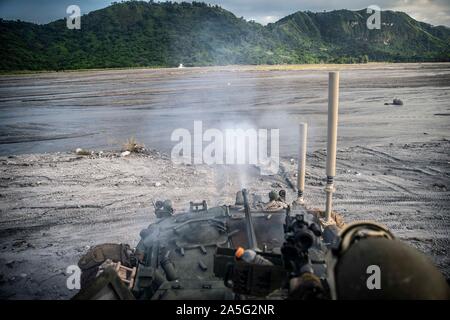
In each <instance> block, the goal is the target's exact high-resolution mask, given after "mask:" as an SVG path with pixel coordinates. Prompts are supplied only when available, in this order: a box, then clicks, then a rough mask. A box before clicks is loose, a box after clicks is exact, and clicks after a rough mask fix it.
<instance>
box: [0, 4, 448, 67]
mask: <svg viewBox="0 0 450 320" xmlns="http://www.w3.org/2000/svg"><path fill="white" fill-rule="evenodd" d="M369 16H370V15H369V14H367V13H366V11H365V10H361V11H349V10H337V11H331V12H321V13H313V12H297V13H294V14H292V15H290V16H287V17H285V18H283V19H281V20H279V21H278V22H276V23H272V24H269V25H267V26H262V25H260V24H258V23H255V22H252V21H246V20H245V19H243V18H238V17H236V16H235V15H234V14H233V13H231V12H229V11H227V10H225V9H222V8H220V7H218V6H212V5H207V4H204V3H196V2H194V3H192V4H191V3H172V2H162V3H153V2H143V1H128V2H122V3H114V4H112V5H111V6H109V7H107V8H104V9H101V10H97V11H93V12H91V13H89V14H87V15H84V16H82V18H81V30H69V29H67V27H66V21H65V20H64V19H61V20H57V21H55V22H51V23H49V24H45V25H37V24H32V23H27V22H21V21H5V20H1V21H0V43H1V50H0V70H4V71H11V70H64V69H80V68H108V67H139V66H143V67H144V66H145V67H151V66H160V67H171V66H178V64H180V63H183V64H184V65H186V66H205V65H227V64H284V63H288V64H291V63H319V62H325V63H327V62H337V63H353V62H367V61H395V62H406V61H411V62H412V61H450V29H449V28H447V27H433V26H431V25H428V24H425V23H422V22H418V21H416V20H414V19H412V18H411V17H409V16H408V15H406V14H405V13H401V12H392V11H383V12H382V14H381V19H382V26H381V29H380V30H369V29H368V28H367V26H366V20H367V18H368V17H369Z"/></svg>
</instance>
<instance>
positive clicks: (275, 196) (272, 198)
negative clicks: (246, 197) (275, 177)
mask: <svg viewBox="0 0 450 320" xmlns="http://www.w3.org/2000/svg"><path fill="white" fill-rule="evenodd" d="M278 199H280V196H279V195H278V192H276V191H275V190H272V191H270V192H269V200H270V201H275V200H278Z"/></svg>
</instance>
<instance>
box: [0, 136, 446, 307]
mask: <svg viewBox="0 0 450 320" xmlns="http://www.w3.org/2000/svg"><path fill="white" fill-rule="evenodd" d="M449 148H450V141H448V140H442V141H436V142H433V143H418V144H408V145H395V144H393V145H389V146H379V147H371V148H369V147H366V146H355V147H351V148H346V149H341V150H340V151H339V153H338V176H337V180H336V183H337V192H336V194H335V208H336V210H337V211H338V212H340V213H342V214H343V216H344V218H345V220H346V221H353V220H361V219H373V220H375V221H378V222H381V223H383V224H385V225H387V226H388V227H389V228H391V230H392V231H393V232H394V233H395V235H396V236H397V237H399V238H401V239H404V240H405V241H407V242H408V243H409V244H411V245H413V246H414V247H416V248H418V249H419V250H421V251H423V252H424V253H426V254H427V255H428V256H429V257H430V258H431V259H432V260H433V261H434V262H435V264H436V265H437V266H438V267H439V268H440V269H441V270H442V271H443V272H444V274H445V275H446V277H447V278H448V277H449V276H450V266H449V262H450V258H449V253H448V250H449V241H450V240H449V230H450V217H449V215H448V212H449V209H450V201H449V200H450V192H449V191H448V188H449V172H450V170H449V168H450V164H449V161H448V150H449ZM324 163H325V151H324V150H317V151H316V152H313V153H309V154H308V170H307V186H308V189H307V192H306V199H307V204H308V206H309V207H319V208H321V207H323V205H324V193H323V188H324V179H323V176H324ZM283 164H284V166H285V168H286V171H287V172H288V173H289V175H290V177H291V179H293V180H294V181H295V177H294V174H295V168H296V163H295V162H294V163H293V164H292V163H291V161H290V159H284V160H283ZM0 170H1V171H2V178H1V183H0V188H1V200H2V201H1V206H0V214H1V217H2V219H1V221H0V234H1V237H0V273H1V284H0V294H1V298H10V299H23V298H25V299H66V298H70V297H71V296H72V295H73V294H74V292H73V291H69V290H68V289H66V278H67V275H66V274H65V270H66V268H67V266H69V265H71V264H76V263H77V260H78V258H79V257H80V256H81V255H82V254H83V253H84V252H86V250H87V249H88V248H89V247H90V246H92V245H94V244H98V243H103V242H125V243H129V244H131V245H136V243H137V241H138V240H139V236H138V235H139V231H140V230H141V229H142V228H144V227H145V226H146V225H148V224H149V223H150V222H151V221H153V220H154V215H153V210H152V205H151V201H152V200H153V201H155V200H158V199H166V198H168V199H172V200H173V201H174V202H175V206H176V208H177V209H178V211H181V210H183V209H185V208H186V207H187V206H188V203H189V201H190V200H203V199H205V200H207V202H208V203H209V205H220V204H224V203H232V201H233V197H234V194H235V192H236V190H238V189H239V188H240V187H241V186H242V180H243V179H244V180H245V181H247V182H246V187H247V188H248V189H250V190H251V191H252V192H255V193H257V194H260V195H262V196H264V197H266V198H267V191H268V190H270V189H272V188H273V187H279V186H286V184H285V181H284V179H283V178H281V177H280V176H278V175H276V176H259V172H258V170H257V169H256V168H254V169H251V168H248V170H246V171H245V172H246V173H245V177H243V176H242V175H243V170H235V168H233V167H210V166H196V167H194V166H184V165H182V166H176V165H173V164H172V162H171V161H170V159H169V158H168V157H167V156H165V155H161V154H159V153H157V152H151V153H150V154H148V155H134V154H133V155H131V156H129V157H126V158H123V157H120V156H119V155H118V154H114V153H108V154H105V155H103V156H87V157H83V156H76V155H74V154H70V153H59V154H46V155H28V156H27V155H25V156H17V157H1V158H0ZM288 195H289V199H291V200H292V199H294V193H293V192H292V191H289V193H288Z"/></svg>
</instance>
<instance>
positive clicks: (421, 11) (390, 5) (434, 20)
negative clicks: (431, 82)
mask: <svg viewBox="0 0 450 320" xmlns="http://www.w3.org/2000/svg"><path fill="white" fill-rule="evenodd" d="M111 2H112V0H0V17H1V18H3V19H8V20H16V19H20V20H24V21H31V22H37V23H47V22H50V21H53V20H56V19H59V18H63V17H65V16H66V8H67V7H68V6H69V5H72V4H76V5H78V6H80V8H81V13H82V14H85V13H88V12H90V11H92V10H96V9H100V8H103V7H106V6H108V5H109V4H110V3H111ZM188 2H190V1H188ZM204 2H206V3H213V4H218V5H220V6H221V7H223V8H225V9H227V10H230V11H232V12H233V13H234V14H236V15H237V16H238V17H240V16H243V17H244V18H246V19H247V20H255V21H257V22H260V23H262V24H267V23H269V22H275V21H277V20H278V19H280V18H282V17H284V16H286V15H288V14H291V13H294V12H296V11H299V10H302V11H304V10H311V11H323V10H327V11H328V10H333V9H352V10H356V9H362V8H367V7H368V6H369V5H378V6H379V7H380V8H381V9H382V10H387V9H390V10H397V11H403V12H406V13H408V14H409V15H411V16H412V17H413V18H415V19H417V20H420V21H423V22H428V23H431V24H433V25H446V26H449V27H450V0H369V1H366V0H205V1H204Z"/></svg>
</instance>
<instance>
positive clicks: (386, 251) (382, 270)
mask: <svg viewBox="0 0 450 320" xmlns="http://www.w3.org/2000/svg"><path fill="white" fill-rule="evenodd" d="M328 265H329V270H328V272H329V282H330V289H331V294H332V297H333V298H335V299H339V300H346V299H350V300H357V299H389V300H392V299H401V300H405V299H415V300H416V299H420V300H423V299H449V298H450V291H449V287H448V284H447V282H446V280H445V278H444V276H443V275H442V274H441V273H440V272H439V271H438V270H437V269H436V267H435V266H434V265H433V264H432V263H431V262H430V261H429V260H428V258H427V257H426V256H425V255H423V254H422V253H420V252H419V251H417V250H415V249H413V248H411V247H410V246H408V245H406V244H404V243H403V242H401V241H399V240H396V239H394V237H393V235H392V234H391V233H390V232H389V231H388V230H387V229H386V228H385V227H383V226H380V225H378V224H374V223H370V222H361V223H354V224H351V225H349V226H347V227H346V228H345V229H344V230H342V232H341V241H340V243H339V245H338V246H336V247H335V248H334V249H333V250H331V253H330V256H329V263H328Z"/></svg>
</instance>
